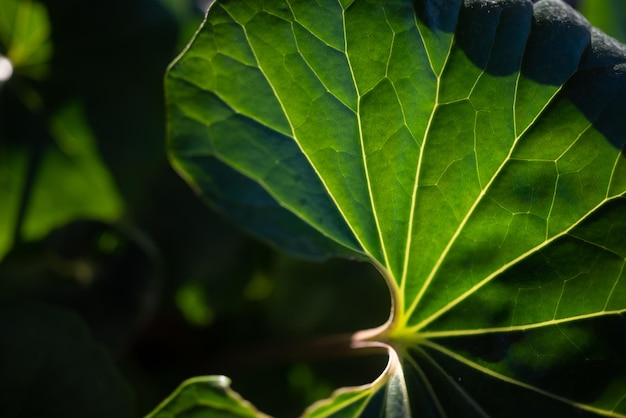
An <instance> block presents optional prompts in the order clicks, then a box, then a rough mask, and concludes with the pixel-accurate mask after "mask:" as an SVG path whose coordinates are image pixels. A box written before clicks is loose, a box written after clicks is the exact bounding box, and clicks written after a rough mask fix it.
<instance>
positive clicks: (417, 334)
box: [166, 0, 626, 417]
mask: <svg viewBox="0 0 626 418" xmlns="http://www.w3.org/2000/svg"><path fill="white" fill-rule="evenodd" d="M166 89H167V99H168V110H169V126H170V137H171V138H170V152H171V158H172V162H173V164H174V165H175V167H176V168H177V169H178V170H179V172H180V173H181V175H182V176H184V177H185V178H186V179H187V180H188V181H189V182H190V183H191V184H192V185H193V186H194V187H195V188H196V189H197V190H198V191H199V192H200V193H202V194H203V195H204V196H205V197H206V198H207V199H208V201H209V202H210V203H211V205H213V206H214V207H215V208H216V209H218V210H219V211H221V212H223V213H225V214H226V215H227V216H229V217H231V218H232V219H234V220H235V221H236V222H238V223H239V224H240V225H242V226H243V227H244V228H246V229H247V230H248V231H250V232H251V233H252V234H254V235H256V236H259V237H261V238H263V239H265V240H267V241H269V242H271V243H273V244H275V245H277V246H279V247H280V248H282V249H284V250H286V251H289V252H292V253H296V254H300V255H303V256H308V257H316V258H323V257H327V256H331V255H343V256H347V257H353V258H359V259H366V260H368V261H369V262H371V263H372V264H374V265H375V266H376V267H377V268H378V269H379V270H380V272H381V274H382V275H383V277H384V278H385V280H386V281H387V283H388V285H389V287H390V289H391V293H392V296H393V312H392V317H391V319H390V321H389V323H388V324H387V325H386V326H385V327H383V328H382V330H380V331H378V332H375V333H365V334H356V335H355V344H356V345H359V344H367V343H368V342H371V344H374V343H375V342H377V343H376V344H378V343H380V344H386V345H387V346H388V347H389V349H390V350H391V353H392V355H391V356H390V364H391V366H390V367H388V369H387V371H386V372H385V373H384V374H383V375H382V376H381V378H380V379H379V380H378V381H377V382H376V383H375V384H372V385H367V386H366V387H362V388H352V389H345V390H342V391H339V392H337V393H336V394H335V395H334V396H333V397H332V398H330V399H329V400H327V401H325V402H322V403H320V404H317V405H316V406H315V405H314V406H313V407H312V409H309V410H307V412H306V414H307V415H311V416H342V417H343V416H360V415H368V414H371V415H372V416H380V415H385V416H388V417H405V416H422V415H424V416H442V417H443V416H448V417H456V416H459V417H468V416H512V417H527V416H549V417H552V416H597V415H601V416H621V417H624V416H626V358H625V357H624V355H623V353H624V352H626V321H624V319H625V317H626V269H625V265H626V240H625V239H624V237H625V236H626V216H625V215H626V152H625V148H624V145H625V143H626V119H625V118H624V117H623V115H624V114H626V46H624V45H621V44H619V43H617V42H616V41H615V40H613V39H611V38H609V37H607V36H606V35H604V34H603V33H601V32H599V31H598V30H597V29H595V28H592V27H591V26H590V25H589V23H588V22H587V21H586V20H585V19H584V18H583V17H582V16H580V15H579V14H578V13H577V12H575V11H574V10H573V9H571V8H569V6H567V5H565V4H564V3H562V2H560V1H556V0H539V1H530V0H528V1H524V0H500V1H489V2H487V1H479V0H468V1H464V2H461V1H460V0H459V1H446V2H441V1H436V0H421V1H420V0H415V1H409V0H388V1H374V0H354V1H348V0H346V1H336V0H325V1H318V2H310V1H304V0H301V1H297V0H285V1H279V0H276V1H269V2H268V1H260V0H248V1H219V0H218V1H217V2H216V3H214V5H213V6H212V7H211V9H210V10H209V13H208V15H207V18H206V21H205V22H204V24H203V26H202V27H201V29H200V30H199V32H198V33H197V34H196V36H195V38H194V39H193V41H192V42H191V43H190V45H189V46H188V47H187V49H186V50H185V51H184V53H183V54H182V55H181V56H180V57H179V58H178V59H177V60H176V61H175V62H174V63H173V65H172V66H171V68H170V70H169V72H168V76H167V79H166ZM363 335H366V337H363ZM394 359H396V360H394ZM394 363H397V364H396V365H395V366H394V365H393V364H394ZM381 382H382V383H381Z"/></svg>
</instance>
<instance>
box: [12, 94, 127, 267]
mask: <svg viewBox="0 0 626 418" xmlns="http://www.w3.org/2000/svg"><path fill="white" fill-rule="evenodd" d="M37 121H38V120H37V118H33V119H32V120H30V121H29V122H30V123H33V124H34V125H37ZM44 129H45V131H44V132H40V131H37V130H36V129H35V130H34V132H35V133H34V134H35V135H42V136H43V138H36V139H35V138H14V137H10V138H9V139H10V140H9V141H7V143H5V144H0V198H1V200H2V201H3V204H4V208H3V211H2V212H0V220H1V221H2V226H1V227H0V259H1V258H2V257H3V256H4V255H5V254H6V252H8V251H9V250H10V249H11V246H12V245H13V242H12V239H13V238H14V234H15V233H16V231H15V228H16V223H17V222H18V220H19V212H20V210H24V211H25V213H24V218H23V223H22V224H21V225H18V226H17V227H18V228H19V231H17V232H18V234H17V235H18V236H19V237H20V239H22V240H24V241H35V240H38V239H41V238H43V237H45V236H46V235H47V234H48V233H50V231H51V230H52V229H54V228H56V227H59V226H61V225H64V224H66V223H69V222H70V221H72V220H75V219H82V218H92V219H98V220H103V221H114V220H117V219H119V217H120V216H121V214H122V211H123V209H124V207H123V203H122V199H121V197H120V196H119V194H118V191H117V188H116V187H115V184H114V183H113V179H112V177H111V174H110V173H109V171H108V170H107V168H106V166H105V165H104V164H103V162H102V160H101V158H100V156H99V154H98V150H97V147H96V144H95V140H94V138H93V135H92V133H91V130H90V129H89V126H87V124H86V122H85V116H84V114H83V113H82V108H81V107H80V106H79V105H78V104H76V103H71V104H68V105H67V106H65V107H63V108H61V109H60V110H59V111H58V112H56V113H55V114H54V115H53V116H52V117H51V118H50V123H49V126H46V127H45V128H44ZM21 132H30V131H28V130H25V131H21ZM48 135H49V136H50V138H51V139H52V141H49V142H48V141H46V140H45V137H46V136H48ZM30 141H32V142H35V143H36V144H35V145H32V146H31V147H28V145H31V144H30V143H29V142H30ZM39 141H41V143H38V142H39ZM29 171H32V173H33V179H32V184H30V185H28V176H29V175H30V173H29ZM24 193H28V195H27V197H26V198H27V202H28V205H27V207H20V205H21V204H23V203H24V202H23V201H22V200H21V199H24V196H23V194H24Z"/></svg>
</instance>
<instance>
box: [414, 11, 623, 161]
mask: <svg viewBox="0 0 626 418" xmlns="http://www.w3.org/2000/svg"><path fill="white" fill-rule="evenodd" d="M438 6H441V5H440V4H439V2H425V3H422V4H421V5H416V6H415V11H416V15H417V16H418V18H419V19H420V20H422V21H423V22H424V23H425V24H426V25H428V26H429V27H431V28H432V29H433V30H446V31H448V30H453V29H452V28H450V24H452V23H453V22H454V19H453V17H452V14H453V13H452V12H451V11H450V10H451V9H447V8H442V9H437V7H438ZM440 19H442V20H440ZM455 30H456V38H455V45H456V46H457V47H458V48H460V49H461V50H462V51H463V53H464V54H465V55H466V56H467V57H468V58H469V59H470V60H471V61H472V62H473V63H474V65H476V66H477V67H478V68H481V69H483V70H485V71H486V72H487V73H489V74H491V75H494V76H497V77H503V76H507V75H511V74H514V73H516V72H518V71H521V73H522V76H523V77H525V78H527V79H529V80H531V81H533V82H535V83H540V84H544V85H551V86H561V85H563V84H565V86H564V87H563V89H562V93H561V95H562V97H566V98H567V99H569V100H570V101H571V102H572V103H574V104H575V105H576V106H577V107H578V108H579V109H580V111H581V112H582V113H583V114H584V115H585V117H586V118H587V119H588V120H589V121H591V122H592V123H593V124H594V126H595V128H596V129H597V130H598V131H600V132H601V133H602V134H603V135H604V136H605V137H606V138H607V140H608V141H609V142H610V143H611V144H612V145H613V146H614V147H616V148H618V149H620V150H623V148H624V146H625V143H626V135H625V134H624V132H626V118H624V117H623V115H624V114H626V88H625V86H626V47H625V46H624V45H622V44H620V43H619V42H617V41H615V40H613V39H612V38H610V37H608V36H607V35H605V34H603V33H601V32H600V31H599V30H597V29H595V28H592V27H591V26H590V25H589V23H588V22H587V21H586V20H585V19H584V18H583V17H582V16H581V15H580V14H579V13H578V12H576V11H575V10H574V9H572V8H571V7H570V6H568V5H567V4H566V3H565V2H562V1H555V0H540V1H536V2H534V3H531V2H528V1H516V2H502V3H499V2H493V3H492V2H482V1H479V0H469V1H465V2H464V3H463V5H462V7H461V9H460V11H459V18H458V23H457V26H456V29H455ZM557 100H558V98H557Z"/></svg>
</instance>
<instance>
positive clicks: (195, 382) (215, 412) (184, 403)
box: [146, 376, 264, 418]
mask: <svg viewBox="0 0 626 418" xmlns="http://www.w3.org/2000/svg"><path fill="white" fill-rule="evenodd" d="M262 416H264V415H263V414H261V413H259V412H258V411H256V410H255V409H254V408H253V407H252V406H251V405H250V404H249V403H248V402H247V401H245V400H243V399H242V398H241V397H240V396H239V395H238V394H237V393H236V392H234V391H233V390H232V389H231V388H230V380H229V379H228V378H227V377H225V376H206V377H196V378H193V379H189V380H187V381H186V382H183V383H182V384H181V385H180V386H179V387H178V389H176V391H174V393H172V394H171V395H170V396H169V397H168V398H167V399H166V400H164V401H163V403H162V404H161V405H159V407H157V408H156V409H155V410H154V411H153V412H152V413H150V414H149V415H148V416H147V417H146V418H183V417H184V418H193V417H198V418H200V417H224V418H245V417H249V418H253V417H262Z"/></svg>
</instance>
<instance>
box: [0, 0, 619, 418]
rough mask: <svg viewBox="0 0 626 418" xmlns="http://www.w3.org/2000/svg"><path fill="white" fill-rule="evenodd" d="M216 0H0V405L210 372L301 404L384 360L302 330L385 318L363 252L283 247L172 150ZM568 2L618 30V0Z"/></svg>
mask: <svg viewBox="0 0 626 418" xmlns="http://www.w3.org/2000/svg"><path fill="white" fill-rule="evenodd" d="M208 3H209V2H208V1H207V0H204V1H201V0H160V1H159V0H110V1H108V2H85V1H81V0H41V1H35V0H0V416H3V417H8V418H11V417H18V416H20V417H21V416H46V417H74V416H75V417H84V416H93V417H97V416H102V417H107V416H109V417H110V416H116V417H135V416H142V415H144V414H146V413H147V412H148V411H150V410H151V409H152V408H154V407H155V406H156V405H157V404H158V403H159V402H160V401H161V400H162V399H163V398H164V397H165V396H167V395H168V394H169V393H170V392H171V391H172V390H173V389H174V388H175V387H176V386H177V385H178V384H179V383H181V382H182V381H183V380H185V379H187V378H189V377H192V376H197V375H204V374H226V375H228V376H230V377H232V378H233V385H234V389H235V390H238V391H239V392H240V393H241V394H242V395H243V396H244V397H246V398H248V399H249V400H250V401H252V402H253V403H255V404H256V405H257V406H258V407H259V408H260V409H261V410H263V411H265V412H267V413H270V414H273V415H276V416H295V415H297V414H299V413H300V412H301V411H302V410H303V408H304V407H305V406H306V405H307V404H309V403H311V402H313V401H315V400H317V399H320V398H322V397H325V396H328V395H329V394H330V392H331V391H332V390H333V389H335V388H337V387H339V386H343V385H355V384H363V383H366V382H368V381H370V380H372V379H373V378H374V377H375V376H377V373H379V372H380V371H381V370H382V368H383V367H384V364H385V359H384V358H369V357H363V358H359V357H357V358H354V359H350V360H346V359H333V358H331V359H330V360H325V361H321V360H320V359H319V358H317V355H316V353H315V352H312V351H311V350H301V349H300V348H299V347H300V346H299V345H298V344H299V343H298V342H299V341H307V340H310V339H315V338H316V337H319V336H323V335H328V334H337V333H346V332H353V331H356V330H360V329H363V328H369V327H374V326H378V325H380V324H382V323H383V322H384V321H385V320H386V319H387V316H388V313H389V309H390V306H389V295H388V292H387V289H386V288H385V284H384V282H383V280H381V278H380V277H379V275H378V273H377V272H376V271H375V270H374V269H373V268H372V267H371V266H369V265H366V264H363V263H356V262H351V261H347V260H330V261H329V262H326V263H319V262H315V261H312V260H311V261H302V260H295V259H293V258H290V257H289V256H287V255H282V254H279V253H277V252H275V251H274V250H273V249H271V248H268V247H267V246H265V245H264V244H263V243H260V242H257V241H255V240H253V239H251V238H248V237H246V236H245V235H243V234H242V233H241V232H240V231H239V230H238V229H237V228H236V226H234V225H232V224H231V223H230V222H229V221H227V220H225V218H223V217H221V216H220V215H218V214H215V213H214V212H212V211H211V210H210V209H209V208H207V207H206V206H205V205H204V204H203V203H202V202H200V201H199V199H198V198H197V197H196V196H195V195H194V194H193V192H192V191H191V189H190V188H189V187H188V186H187V185H186V184H184V182H183V181H182V180H181V179H180V178H179V177H178V176H177V175H176V173H174V172H173V170H172V169H171V168H170V166H169V164H168V161H167V157H166V152H165V135H166V134H165V115H164V104H163V100H164V99H163V89H162V81H163V76H164V72H165V69H166V67H167V65H168V63H169V62H170V61H171V60H172V59H173V58H174V57H175V56H176V54H177V53H178V52H179V51H180V50H181V49H182V48H183V47H184V45H185V44H186V43H187V42H188V40H189V39H190V38H191V36H192V35H193V33H194V32H195V30H196V29H197V27H198V25H199V24H200V22H201V20H202V17H203V14H204V11H205V10H206V9H207V7H208ZM575 5H576V6H577V7H579V8H580V10H582V11H583V12H584V13H586V14H587V16H588V17H589V19H590V20H591V21H592V23H594V24H595V25H598V26H600V27H601V28H603V29H604V30H605V31H606V32H607V33H609V34H610V35H612V36H614V37H616V38H618V39H620V40H621V41H622V42H624V41H626V0H602V1H598V0H586V1H578V2H576V4H575ZM318 261H320V260H318ZM103 405H108V406H107V407H106V408H105V407H104V406H103ZM25 414H26V415H25Z"/></svg>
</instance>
